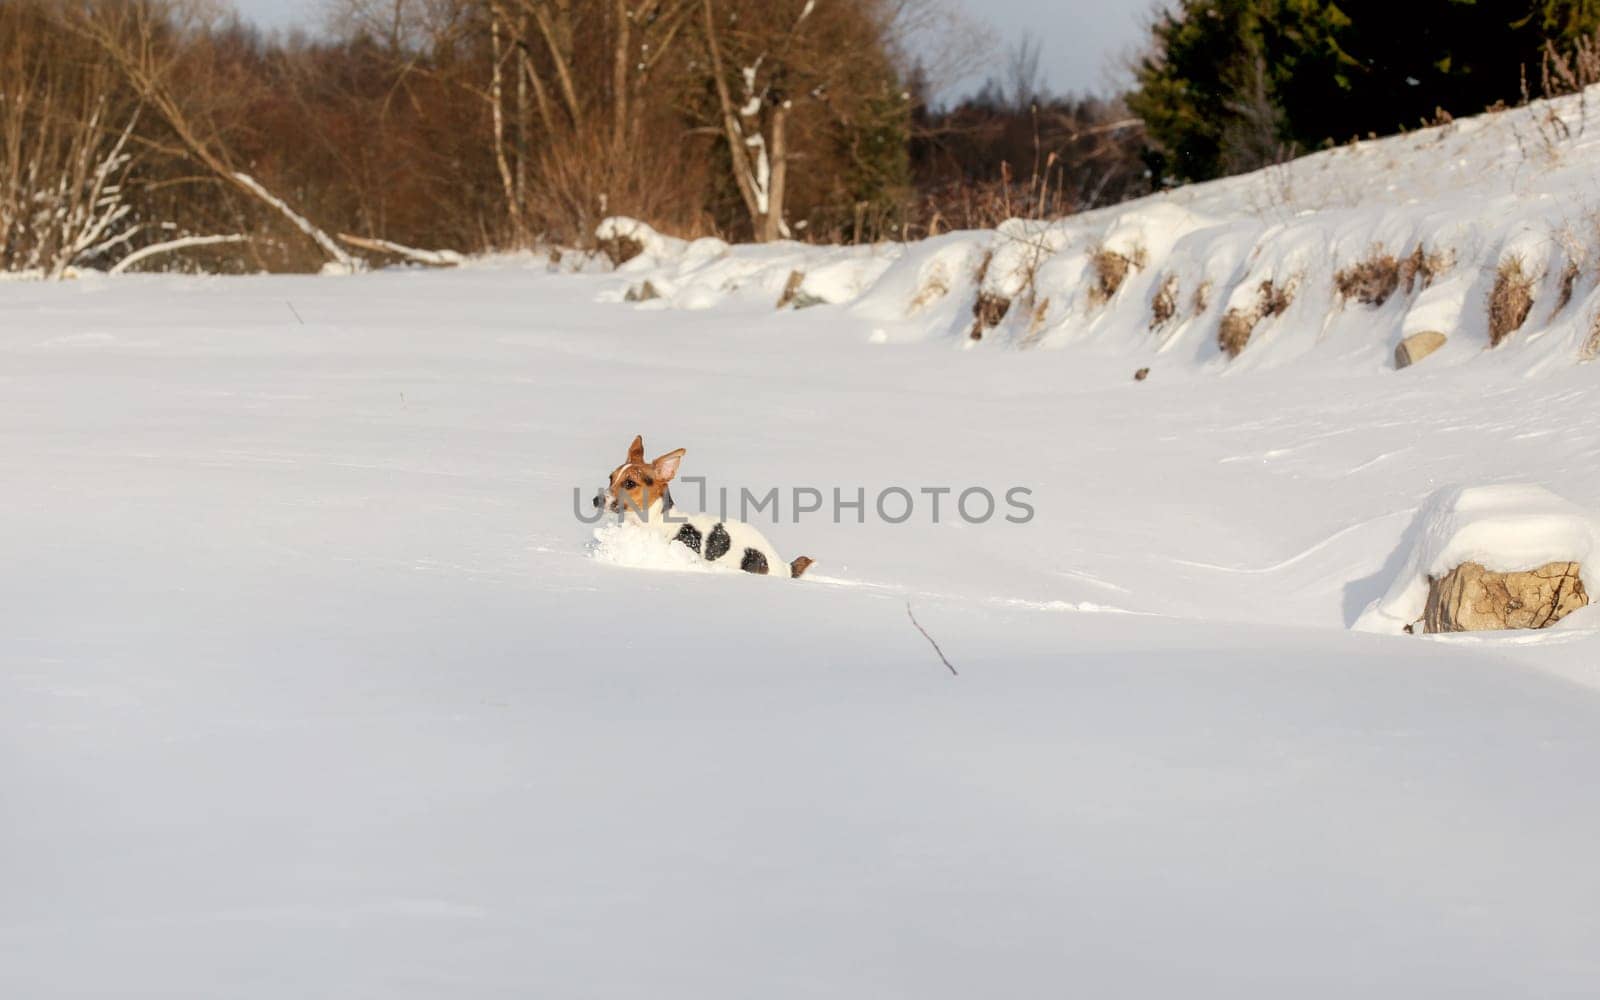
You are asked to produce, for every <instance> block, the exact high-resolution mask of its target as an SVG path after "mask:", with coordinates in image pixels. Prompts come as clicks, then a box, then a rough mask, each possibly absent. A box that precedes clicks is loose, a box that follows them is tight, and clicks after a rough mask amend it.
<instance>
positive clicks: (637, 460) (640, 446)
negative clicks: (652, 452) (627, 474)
mask: <svg viewBox="0 0 1600 1000" xmlns="http://www.w3.org/2000/svg"><path fill="white" fill-rule="evenodd" d="M628 464H629V465H643V464H644V435H643V434H635V435H634V437H633V444H630V445H628Z"/></svg>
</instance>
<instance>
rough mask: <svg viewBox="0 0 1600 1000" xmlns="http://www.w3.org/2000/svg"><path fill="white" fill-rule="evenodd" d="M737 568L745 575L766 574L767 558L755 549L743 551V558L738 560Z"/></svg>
mask: <svg viewBox="0 0 1600 1000" xmlns="http://www.w3.org/2000/svg"><path fill="white" fill-rule="evenodd" d="M739 568H740V569H742V570H744V571H745V572H746V573H763V574H764V573H766V571H767V557H766V556H764V555H762V554H761V553H759V552H757V551H756V550H755V549H745V550H744V558H743V559H741V560H739Z"/></svg>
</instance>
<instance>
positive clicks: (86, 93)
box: [0, 0, 139, 278]
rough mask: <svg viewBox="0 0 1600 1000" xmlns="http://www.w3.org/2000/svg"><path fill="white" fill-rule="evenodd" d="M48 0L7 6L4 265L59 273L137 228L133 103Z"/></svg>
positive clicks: (2, 81) (0, 191)
mask: <svg viewBox="0 0 1600 1000" xmlns="http://www.w3.org/2000/svg"><path fill="white" fill-rule="evenodd" d="M54 14H55V8H54V6H53V5H51V4H49V3H48V2H31V0H13V2H9V3H5V4H0V269H4V270H25V271H36V272H38V273H40V274H42V275H44V276H46V277H51V278H58V277H61V276H62V275H64V274H65V273H67V271H68V269H69V268H71V267H72V266H73V265H74V264H77V263H79V262H80V261H83V260H87V259H93V258H96V257H99V256H102V255H110V254H112V253H113V252H115V251H116V249H117V248H118V247H119V246H120V245H121V244H123V243H125V242H126V241H127V240H128V239H129V238H131V237H132V235H133V234H134V232H135V227H134V226H133V224H132V221H131V219H130V214H131V212H132V207H131V206H130V205H129V204H128V202H127V199H126V197H125V195H126V186H125V185H126V181H127V178H128V174H129V171H130V170H131V169H132V166H133V163H134V160H135V156H136V149H135V148H134V146H133V145H132V144H131V143H130V140H131V138H132V136H133V132H134V128H135V126H136V125H137V124H138V120H139V108H138V105H137V104H136V103H135V102H132V101H129V100H127V99H126V95H123V94H119V93H118V92H117V89H116V87H115V76H116V74H115V70H114V68H113V67H112V66H110V65H109V64H108V63H107V62H106V61H105V60H103V59H97V58H95V56H96V53H95V52H94V51H93V50H92V49H91V50H89V51H87V52H85V51H83V48H82V47H81V46H80V47H77V48H74V45H73V40H72V39H70V38H68V37H64V36H63V35H62V34H61V33H60V32H59V31H58V30H57V28H58V25H57V24H56V22H55V19H54Z"/></svg>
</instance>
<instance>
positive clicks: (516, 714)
mask: <svg viewBox="0 0 1600 1000" xmlns="http://www.w3.org/2000/svg"><path fill="white" fill-rule="evenodd" d="M618 280H619V279H618V278H617V277H616V276H571V275H551V274H547V273H545V271H544V269H543V267H542V266H541V265H535V264H533V263H523V262H516V261H510V262H501V263H500V264H499V265H495V266H490V265H483V266H477V267H473V268H467V269H463V270H459V271H455V272H443V273H395V272H387V273H379V274H372V275H366V276H358V277H354V278H340V279H329V278H248V279H191V278H161V277H155V278H121V279H93V278H88V279H84V280H82V281H79V282H75V283H64V284H59V285H42V284H11V285H9V286H4V288H3V296H4V299H3V305H0V372H3V374H0V392H3V398H4V400H5V407H4V412H5V414H6V418H5V420H4V422H3V425H0V468H3V471H4V482H5V484H6V488H5V493H4V517H3V518H0V545H3V551H4V553H5V555H6V561H5V569H4V571H3V572H0V607H3V608H4V609H5V610H4V624H3V628H0V661H3V671H0V809H3V811H4V816H3V819H4V822H3V824H0V885H3V886H4V891H3V893H0V995H3V996H7V997H18V998H33V997H40V998H43V997H66V996H73V997H104V996H143V997H165V998H171V997H219V996H228V997H262V998H274V1000H281V998H287V997H303V996H329V997H384V998H396V997H440V996H448V997H486V996H506V997H528V996H541V997H694V998H704V997H751V996H762V997H822V996H826V997H969V996H1021V995H1041V994H1046V995H1073V996H1138V997H1168V996H1180V995H1181V996H1218V997H1238V996H1263V997H1281V996H1285V995H1293V996H1298V997H1311V996H1329V997H1334V996H1351V995H1358V994H1359V995H1368V996H1380V995H1381V996H1404V997H1419V996H1453V997H1459V996H1485V997H1508V996H1530V997H1531V996H1539V997H1554V996H1592V995H1594V993H1595V991H1596V990H1597V989H1600V952H1597V951H1596V949H1595V948H1594V941H1595V937H1596V934H1597V933H1600V866H1596V865H1594V864H1592V863H1591V860H1590V859H1591V856H1592V854H1593V851H1594V845H1595V844H1596V843H1597V841H1600V797H1597V796H1596V795H1595V792H1594V790H1593V787H1592V786H1593V776H1594V774H1595V773H1597V772H1600V692H1597V691H1596V689H1595V687H1596V684H1597V682H1600V658H1597V656H1596V654H1597V652H1600V640H1597V639H1596V637H1595V633H1594V632H1593V631H1592V626H1589V627H1585V625H1584V621H1588V622H1592V621H1593V619H1592V618H1591V617H1588V614H1589V613H1587V612H1586V613H1583V614H1580V615H1577V616H1574V618H1573V619H1569V620H1568V623H1566V627H1562V628H1558V629H1555V630H1551V631H1547V632H1541V633H1523V634H1519V635H1509V636H1495V637H1488V638H1483V637H1473V638H1459V639H1453V640H1436V639H1429V638H1423V637H1411V636H1377V635H1366V634H1360V633H1356V632H1352V631H1350V630H1349V628H1348V626H1349V625H1350V624H1351V623H1352V622H1353V620H1354V618H1355V616H1356V615H1357V614H1358V613H1359V611H1360V610H1361V608H1362V607H1364V606H1365V605H1366V604H1367V603H1368V602H1370V601H1371V600H1373V599H1375V598H1377V597H1378V596H1380V595H1381V594H1382V593H1383V591H1384V589H1385V587H1386V586H1387V584H1388V582H1389V581H1388V576H1387V575H1386V571H1385V564H1386V563H1390V562H1393V561H1394V559H1395V553H1396V552H1397V551H1398V547H1399V546H1400V542H1401V538H1402V535H1403V534H1404V533H1405V531H1406V530H1407V526H1408V524H1409V520H1410V516H1411V512H1412V511H1414V510H1415V509H1416V508H1417V507H1418V505H1419V504H1420V503H1421V502H1422V501H1423V499H1424V498H1425V497H1426V496H1428V495H1429V494H1430V493H1432V492H1433V491H1434V490H1435V489H1436V488H1437V487H1439V486H1440V485H1441V484H1446V483H1452V482H1459V481H1464V480H1470V481H1475V482H1501V481H1514V480H1529V481H1538V482H1542V483H1544V484H1546V485H1548V486H1550V487H1551V488H1552V489H1555V490H1556V491H1557V492H1559V493H1562V494H1563V495H1565V496H1568V497H1571V498H1574V499H1579V500H1590V501H1592V500H1593V499H1594V498H1596V497H1600V464H1597V463H1596V461H1595V459H1596V453H1597V436H1596V431H1597V429H1600V428H1597V420H1600V418H1597V416H1596V412H1597V407H1596V405H1595V404H1596V402H1597V401H1600V391H1597V389H1596V386H1595V384H1594V383H1595V370H1594V369H1593V368H1590V367H1587V366H1576V365H1575V366H1572V367H1570V368H1568V369H1566V370H1563V371H1558V372H1553V373H1548V374H1545V375H1542V376H1540V377H1538V378H1536V379H1532V378H1524V377H1521V376H1518V375H1513V374H1507V373H1506V372H1504V371H1502V370H1501V369H1499V368H1497V367H1494V366H1491V365H1482V366H1477V367H1474V366H1470V365H1469V366H1459V367H1455V368H1441V369H1438V370H1432V371H1430V370H1428V369H1427V367H1426V366H1425V365H1424V366H1418V367H1417V368H1414V369H1410V370H1408V371H1406V372H1401V373H1395V372H1387V371H1386V372H1376V373H1372V374H1369V375H1365V376H1358V375H1341V374H1329V373H1327V372H1326V371H1324V370H1322V369H1320V368H1317V367H1312V366H1301V367H1293V366H1290V367H1287V368H1282V369H1278V370H1268V371H1251V372H1242V373H1240V374H1238V375H1237V376H1228V377H1222V378H1219V377H1215V376H1209V375H1194V376H1191V377H1182V378H1173V379H1163V378H1152V379H1151V380H1150V381H1147V382H1144V383H1134V382H1132V381H1131V380H1130V379H1129V378H1128V373H1127V370H1126V367H1127V366H1126V364H1125V363H1123V361H1122V360H1121V359H1120V358H1111V359H1104V358H1098V357H1096V356H1094V355H1093V354H1091V353H1083V352H1069V351H1034V352H1018V351H1011V350H999V349H997V350H979V351H959V350H953V349H952V348H951V346H950V345H949V344H948V343H943V344H938V343H930V344H920V345H910V346H895V345H881V344H873V343H871V342H870V339H871V338H870V336H869V335H868V330H867V328H866V327H865V326H864V324H863V322H862V321H861V320H859V319H857V318H854V317H852V316H850V315H849V314H848V313H847V312H846V311H844V310H841V309H837V308H834V307H818V308H817V309H812V310H806V311H803V312H792V313H783V314H778V315H771V314H770V312H769V311H763V312H761V313H756V312H753V311H746V310H741V309H737V308H727V309H720V310H712V311H708V312H700V313H693V314H685V313H670V312H664V311H660V310H651V309H643V308H632V307H627V306H621V305H613V304H606V303H599V304H597V303H595V302H594V301H593V300H594V299H595V298H596V297H597V296H601V297H604V296H605V295H606V294H607V293H608V292H609V291H610V290H612V289H614V288H615V286H616V283H617V282H618ZM290 303H292V307H293V308H292V309H291V308H290ZM296 313H298V315H299V316H300V317H301V318H303V320H304V324H303V325H301V324H300V323H299V322H297V320H296V316H295V314H296ZM637 432H643V433H644V435H645V440H646V445H647V448H648V449H649V454H650V455H655V454H658V453H660V452H663V451H666V450H668V449H670V448H672V447H678V446H682V447H687V448H688V449H689V451H688V455H687V457H686V459H685V465H684V474H685V475H691V474H704V475H707V476H709V477H710V479H711V482H712V484H713V486H715V485H718V484H731V485H734V486H737V485H749V486H751V487H752V488H758V487H759V488H763V489H764V488H765V487H766V486H768V485H776V486H779V487H783V488H784V489H788V488H789V487H792V486H797V485H799V486H804V485H815V486H817V487H821V488H831V487H833V486H839V487H842V488H845V489H846V490H847V491H851V490H853V489H854V488H855V487H857V486H862V487H865V488H867V489H868V490H869V495H871V494H872V493H875V492H876V490H877V489H878V488H881V487H883V486H886V485H896V484H899V485H904V486H907V487H910V488H913V489H915V488H917V487H922V486H943V485H949V486H954V487H964V486H969V485H974V484H976V485H983V486H987V487H990V488H994V489H996V490H999V489H1003V488H1007V487H1010V486H1012V485H1024V486H1028V487H1030V488H1031V489H1032V490H1033V491H1034V494H1033V497H1032V501H1031V502H1032V503H1033V505H1034V507H1035V509H1036V516H1035V517H1034V519H1033V520H1032V521H1031V522H1030V523H1028V524H1025V525H1016V524H1009V523H1006V522H1004V521H1000V520H998V519H997V521H996V522H993V523H989V524H984V525H968V524H963V523H961V522H960V520H959V519H954V520H952V519H948V517H947V518H946V519H945V520H944V521H943V523H941V524H939V525H937V526H934V525H931V524H928V523H926V521H925V519H924V518H921V517H918V518H913V520H912V521H911V522H908V523H906V524H904V525H886V524H882V523H873V522H874V520H875V519H874V518H873V517H871V516H870V514H869V519H868V520H869V523H867V524H865V525H860V524H856V523H854V522H853V521H847V522H846V523H844V524H841V525H834V524H832V523H831V518H828V517H822V518H812V519H808V520H804V521H802V522H801V523H800V524H798V525H795V524H791V523H784V524H779V525H776V526H772V525H767V526H765V528H764V530H765V531H766V532H767V534H768V536H769V537H770V538H771V539H772V540H773V542H774V543H775V544H776V545H777V546H778V547H779V549H780V550H781V551H782V552H783V553H784V554H785V555H786V556H790V555H794V554H800V553H802V552H803V553H805V554H809V555H812V556H814V557H815V558H816V559H817V560H818V564H817V566H816V567H815V568H814V570H813V574H815V577H814V578H808V579H806V580H802V581H798V582H794V581H788V580H778V579H759V578H753V577H749V576H745V575H743V574H738V573H727V574H723V573H709V572H703V573H672V572H664V571H661V570H654V569H648V568H631V567H623V566H618V565H612V564H607V563H605V562H602V561H599V560H597V559H595V558H593V553H592V552H591V547H592V538H591V535H592V529H591V528H590V527H589V526H587V525H584V524H582V523H580V522H579V521H578V520H577V519H576V518H575V517H574V515H573V512H572V511H573V499H572V490H573V488H574V487H575V486H581V487H583V488H584V489H585V493H584V494H583V495H584V496H585V497H587V496H589V495H591V494H592V492H593V490H594V488H595V487H597V486H598V485H599V483H600V481H601V479H602V477H603V476H604V475H605V474H606V473H608V472H609V471H610V469H611V468H612V467H614V466H615V465H616V464H617V463H619V462H620V461H621V460H622V452H623V450H624V449H625V445H626V443H627V440H628V439H629V438H630V437H631V436H632V435H633V434H634V433H637ZM679 502H680V503H684V502H685V501H684V498H683V497H681V496H680V498H679ZM1389 575H1392V567H1391V568H1390V573H1389ZM907 599H909V600H911V601H912V602H913V605H914V607H915V609H916V612H917V616H918V619H919V620H920V621H921V623H922V624H923V626H924V627H926V628H927V629H928V631H929V633H930V634H931V635H932V636H933V637H934V638H936V639H937V640H938V641H939V643H940V645H941V646H942V647H943V649H944V651H945V653H946V654H947V655H948V656H949V657H950V659H951V661H952V662H953V663H954V664H955V665H956V666H957V667H958V668H959V669H960V671H961V674H960V676H959V677H952V676H950V675H949V673H948V672H947V671H946V670H945V668H944V667H943V665H942V664H941V663H940V662H939V661H938V659H937V657H936V656H935V654H934V652H933V650H932V648H931V647H930V646H929V645H928V643H927V642H926V641H925V640H924V639H923V638H922V636H921V635H919V634H918V633H917V632H916V631H915V629H914V628H913V627H912V625H911V624H910V622H909V621H908V620H907V618H906V615H905V609H904V604H905V602H906V600H907ZM1119 612H1121V613H1119ZM1579 619H1583V621H1579Z"/></svg>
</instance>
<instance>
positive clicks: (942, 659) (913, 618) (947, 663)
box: [906, 601, 961, 677]
mask: <svg viewBox="0 0 1600 1000" xmlns="http://www.w3.org/2000/svg"><path fill="white" fill-rule="evenodd" d="M906 617H907V618H909V619H911V624H913V625H915V626H916V627H917V631H918V632H921V633H922V637H923V638H924V639H926V640H928V645H930V646H932V647H933V651H934V652H935V653H938V654H939V662H940V663H943V664H944V665H945V666H947V667H949V668H950V673H951V675H952V676H954V677H960V676H961V675H960V674H959V673H956V665H955V664H954V663H951V662H950V661H949V660H948V659H947V658H946V657H945V655H944V650H942V649H940V648H939V644H938V643H937V642H935V641H934V640H933V636H931V635H929V634H928V630H927V629H925V628H923V627H922V623H921V622H919V621H917V616H916V615H914V614H912V613H911V602H910V601H907V602H906Z"/></svg>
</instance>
